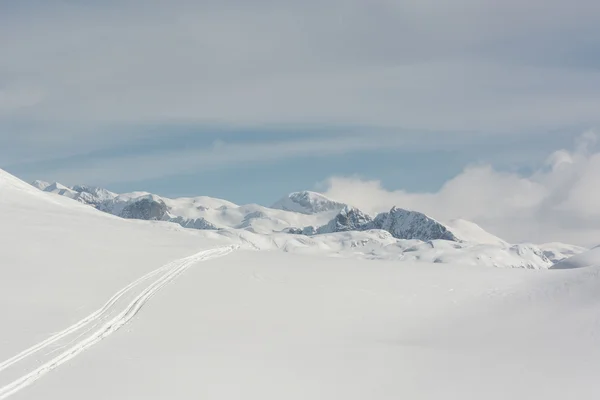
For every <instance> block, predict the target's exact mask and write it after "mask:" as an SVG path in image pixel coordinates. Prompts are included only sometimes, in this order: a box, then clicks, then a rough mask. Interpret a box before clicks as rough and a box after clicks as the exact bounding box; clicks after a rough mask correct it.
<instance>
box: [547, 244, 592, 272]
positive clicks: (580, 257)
mask: <svg viewBox="0 0 600 400" xmlns="http://www.w3.org/2000/svg"><path fill="white" fill-rule="evenodd" d="M591 266H593V267H600V246H597V247H594V248H593V249H591V250H588V251H586V252H583V253H580V254H577V255H575V256H573V257H570V258H566V259H565V260H563V261H561V262H559V263H557V264H555V265H554V266H553V267H552V268H553V269H572V268H584V267H591Z"/></svg>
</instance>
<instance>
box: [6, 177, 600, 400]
mask: <svg viewBox="0 0 600 400" xmlns="http://www.w3.org/2000/svg"><path fill="white" fill-rule="evenodd" d="M0 218H1V219H0V220H1V221H2V224H0V243H2V247H1V252H0V268H2V277H3V279H2V280H0V318H1V319H2V321H3V325H2V327H3V329H2V335H1V337H0V399H5V398H10V399H16V400H18V399H61V400H63V399H67V400H80V399H86V400H95V399H98V400H100V399H103V400H104V399H115V400H120V399H123V400H125V399H144V400H155V399H204V398H205V399H261V400H264V399H344V400H346V399H461V400H463V399H473V400H475V399H565V398H567V399H569V398H572V399H593V398H596V397H597V394H598V393H600V381H599V380H598V379H597V376H598V374H599V373H600V317H599V316H600V290H599V288H600V254H599V252H598V249H592V250H590V251H588V252H587V253H583V254H581V255H578V256H575V257H577V258H573V260H571V262H570V263H569V260H565V261H563V262H561V263H559V264H557V265H556V268H551V269H549V270H531V269H504V268H492V267H484V266H472V265H470V266H469V265H464V264H460V263H458V264H456V263H443V264H441V263H426V262H419V263H410V262H403V263H397V262H394V261H385V260H363V259H358V258H353V257H337V258H335V257H330V256H325V255H319V254H294V253H285V252H282V251H280V250H275V248H273V250H262V251H257V250H256V246H250V245H248V244H247V243H246V244H244V243H243V241H242V240H241V239H240V238H241V237H242V236H228V235H227V234H222V233H216V232H207V231H197V230H189V229H183V228H181V227H179V226H177V225H175V224H170V223H151V222H145V221H132V220H123V219H121V218H118V217H115V216H112V215H109V214H106V213H102V212H99V211H97V210H94V209H93V208H91V207H89V206H85V205H81V204H78V203H77V202H75V201H72V200H70V199H67V198H64V197H60V196H57V195H52V194H48V193H43V192H41V191H39V190H37V189H35V188H33V187H32V186H29V185H28V184H25V183H23V182H21V181H19V180H17V179H16V178H13V177H11V176H10V175H8V174H6V173H4V172H1V171H0ZM266 240H267V239H265V241H266ZM240 245H241V246H240ZM265 248H267V247H266V246H265ZM250 249H255V250H250ZM132 283H133V284H132Z"/></svg>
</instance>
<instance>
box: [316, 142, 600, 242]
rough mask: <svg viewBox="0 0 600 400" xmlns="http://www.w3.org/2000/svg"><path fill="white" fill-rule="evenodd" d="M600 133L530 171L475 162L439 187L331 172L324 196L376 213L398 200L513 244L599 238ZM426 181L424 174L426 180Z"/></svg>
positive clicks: (397, 203)
mask: <svg viewBox="0 0 600 400" xmlns="http://www.w3.org/2000/svg"><path fill="white" fill-rule="evenodd" d="M597 142H598V135H597V134H596V133H594V132H592V131H589V132H586V133H585V134H583V135H582V136H581V137H580V138H579V140H578V141H577V143H576V145H575V147H574V149H571V150H565V149H563V150H558V151H556V152H554V153H552V154H551V155H549V156H548V158H547V160H546V162H545V163H544V165H541V166H539V167H538V168H537V169H536V170H535V171H533V172H531V173H530V174H527V175H526V176H525V175H520V174H517V173H513V172H503V171H498V170H496V169H494V168H493V167H492V166H490V165H472V166H468V167H467V168H465V170H464V171H463V172H462V173H461V174H459V175H458V176H456V177H454V178H453V179H451V180H449V181H448V182H446V183H445V184H444V185H443V186H442V187H441V188H440V190H439V191H437V192H435V193H410V192H407V191H403V190H396V191H389V190H386V189H385V188H384V187H383V186H382V184H381V182H379V181H374V180H363V179H360V178H358V177H333V178H330V179H329V180H328V181H327V182H326V185H327V189H326V190H325V194H326V195H327V196H330V197H332V198H334V199H337V200H341V201H345V202H348V203H351V204H353V205H355V206H357V207H359V208H362V209H364V210H368V211H370V212H373V213H375V212H380V211H384V210H387V209H389V208H390V207H391V206H393V205H396V206H399V207H403V208H408V209H413V210H418V211H421V212H424V213H426V214H428V215H430V216H432V217H434V218H437V219H440V220H442V221H443V220H449V219H454V218H462V219H467V220H471V221H473V222H476V223H478V224H479V225H481V226H482V227H484V228H485V229H487V230H489V231H490V232H492V233H494V234H496V235H498V236H500V237H502V238H504V239H506V240H509V241H511V242H521V241H532V242H538V243H540V242H550V241H561V242H566V243H573V244H580V245H584V246H592V245H597V244H600V152H599V151H598V150H597ZM424 179H426V178H424Z"/></svg>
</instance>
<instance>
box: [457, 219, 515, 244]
mask: <svg viewBox="0 0 600 400" xmlns="http://www.w3.org/2000/svg"><path fill="white" fill-rule="evenodd" d="M445 225H446V226H448V227H449V228H450V230H451V231H452V232H454V234H455V235H456V236H458V237H459V238H460V239H461V240H463V241H465V242H472V243H479V244H491V245H496V246H501V247H506V246H509V244H508V243H507V242H506V241H504V240H502V239H500V238H499V237H497V236H494V235H492V234H491V233H489V232H487V231H485V230H484V229H483V228H481V227H480V226H479V225H477V224H475V223H474V222H471V221H466V220H464V219H453V220H450V221H448V222H446V223H445Z"/></svg>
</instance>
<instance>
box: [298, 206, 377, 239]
mask: <svg viewBox="0 0 600 400" xmlns="http://www.w3.org/2000/svg"><path fill="white" fill-rule="evenodd" d="M371 228H373V218H371V217H370V216H369V215H367V214H366V213H364V212H362V211H360V210H359V209H358V208H354V207H350V206H344V208H343V209H342V210H341V211H340V212H339V213H338V214H337V215H336V216H335V217H334V218H333V219H332V220H331V221H329V222H328V223H327V225H323V226H321V227H320V228H318V229H317V230H316V233H318V234H323V233H335V232H346V231H364V230H367V229H371ZM309 229H310V228H309Z"/></svg>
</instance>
